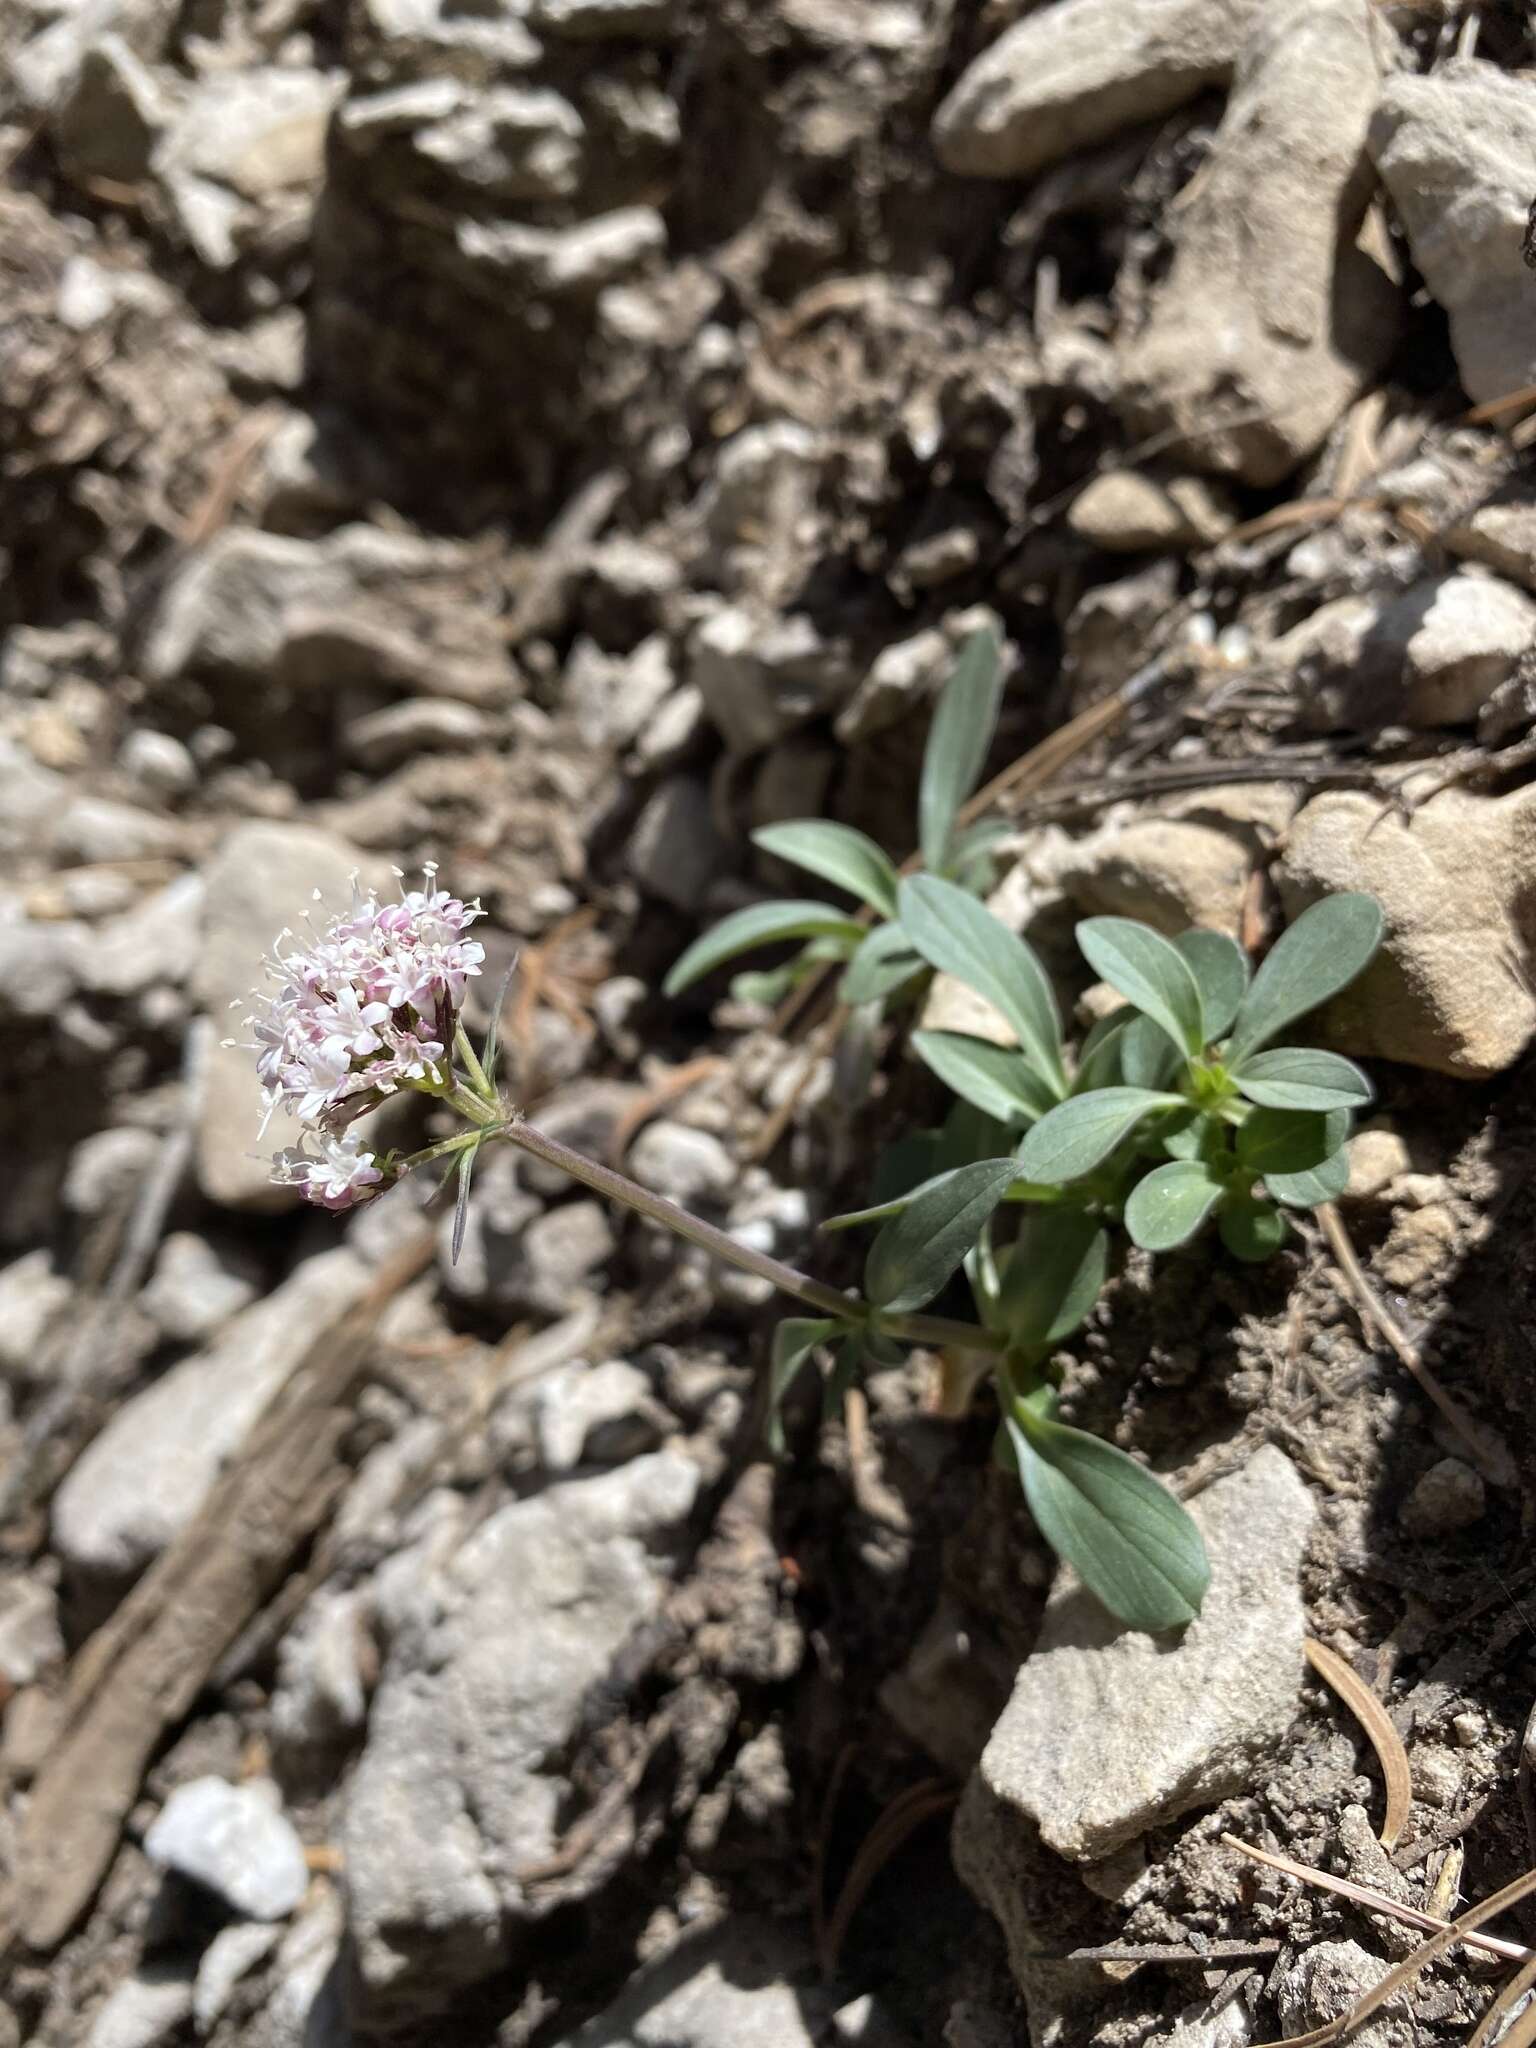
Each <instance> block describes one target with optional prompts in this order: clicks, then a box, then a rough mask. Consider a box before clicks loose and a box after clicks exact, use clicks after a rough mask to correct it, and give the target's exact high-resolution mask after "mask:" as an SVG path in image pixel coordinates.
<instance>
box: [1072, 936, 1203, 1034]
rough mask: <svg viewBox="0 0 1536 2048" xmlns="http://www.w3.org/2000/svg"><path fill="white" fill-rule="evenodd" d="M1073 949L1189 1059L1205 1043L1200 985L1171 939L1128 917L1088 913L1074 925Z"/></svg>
mask: <svg viewBox="0 0 1536 2048" xmlns="http://www.w3.org/2000/svg"><path fill="white" fill-rule="evenodd" d="M1077 944H1078V950H1079V951H1080V952H1081V953H1082V956H1083V958H1084V959H1085V960H1086V961H1087V962H1088V965H1089V966H1090V967H1091V968H1092V969H1093V971H1094V973H1095V974H1097V975H1098V976H1099V978H1100V980H1101V981H1107V982H1108V983H1109V985H1110V987H1111V988H1112V989H1116V990H1118V992H1119V993H1120V994H1121V995H1123V996H1124V997H1125V999H1126V1001H1127V1002H1129V1003H1134V1004H1135V1005H1136V1007H1137V1009H1138V1010H1140V1011H1141V1013H1142V1014H1143V1016H1146V1017H1150V1018H1151V1019H1152V1020H1153V1022H1154V1023H1156V1024H1160V1025H1161V1026H1162V1028H1163V1030H1164V1031H1166V1032H1167V1034H1168V1036H1169V1038H1171V1039H1172V1041H1173V1043H1174V1044H1175V1045H1176V1046H1177V1047H1178V1048H1179V1050H1180V1052H1182V1053H1186V1054H1187V1055H1188V1056H1189V1057H1190V1058H1192V1059H1193V1058H1195V1057H1196V1056H1197V1055H1198V1054H1199V1053H1200V1052H1201V1050H1202V1049H1203V1047H1204V1045H1205V1038H1206V1033H1205V1020H1204V1015H1203V1013H1202V1011H1201V1007H1200V984H1199V983H1198V982H1197V981H1196V980H1195V974H1194V969H1193V968H1192V967H1191V966H1190V964H1189V962H1188V961H1187V960H1186V959H1185V958H1184V955H1183V954H1182V953H1181V952H1180V951H1179V949H1178V947H1177V946H1176V945H1174V943H1173V941H1172V940H1171V939H1165V938H1164V937H1163V935H1162V933H1161V932H1155V931H1153V929H1152V927H1151V926H1150V925H1147V924H1138V923H1137V922H1136V920H1135V919H1134V918H1131V917H1090V918H1086V919H1085V920H1084V921H1083V923H1082V924H1080V925H1079V926H1078V928H1077Z"/></svg>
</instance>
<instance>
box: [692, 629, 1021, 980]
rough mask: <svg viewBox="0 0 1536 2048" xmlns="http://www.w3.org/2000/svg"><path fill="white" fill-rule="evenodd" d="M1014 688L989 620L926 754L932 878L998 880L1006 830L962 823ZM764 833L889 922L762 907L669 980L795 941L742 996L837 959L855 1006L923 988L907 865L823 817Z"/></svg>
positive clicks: (922, 831)
mask: <svg viewBox="0 0 1536 2048" xmlns="http://www.w3.org/2000/svg"><path fill="white" fill-rule="evenodd" d="M1002 690H1003V665H1002V647H1001V644H1000V643H999V640H998V637H997V634H996V632H995V631H994V630H993V629H992V628H991V627H990V626H981V627H978V628H977V630H976V631H975V632H974V633H972V634H971V636H970V638H969V639H968V640H967V641H966V643H965V645H964V646H963V647H962V648H961V650H960V655H959V659H958V660H957V662H956V664H955V670H954V673H953V675H952V676H951V677H950V679H949V681H948V683H947V684H946V685H945V687H944V690H943V693H942V694H941V696H940V698H939V704H938V709H937V710H936V711H935V713H934V717H933V725H932V727H931V729H930V731H929V735H928V745H927V748H926V749H925V751H924V754H923V772H922V783H921V787H920V790H919V794H918V812H919V851H920V853H921V857H922V862H923V865H924V867H925V868H926V869H927V871H928V872H929V873H930V874H933V875H942V876H945V877H947V878H949V879H951V880H952V881H954V882H957V883H959V884H961V885H962V886H963V888H965V889H967V890H972V891H974V890H978V889H984V888H985V887H986V886H987V883H988V881H989V880H990V878H991V874H992V859H991V842H992V839H993V838H994V837H995V828H994V827H992V826H990V825H985V824H973V825H971V826H968V827H967V826H962V825H961V824H960V812H961V809H962V808H963V806H964V804H965V800H966V798H967V797H968V796H969V795H970V794H971V792H972V790H973V789H974V788H975V786H976V782H977V779H978V777H979V776H980V774H981V771H982V767H983V765H984V764H985V762H986V758H987V750H988V748H989V747H990V746H991V744H992V736H993V734H994V732H995V731H996V730H997V714H998V707H999V705H1000V703H1001V701H1002ZM752 840H753V843H754V845H756V846H759V847H761V848H762V850H763V852H764V853H770V854H774V855H776V856H777V858H778V859H780V860H785V861H788V862H790V864H791V865H792V866H794V867H798V868H803V869H804V870H805V871H806V873H807V874H812V875H815V876H816V878H817V880H818V881H822V882H830V883H831V884H832V886H833V887H834V888H837V889H844V890H846V891H847V892H848V894H849V895H850V896H853V897H856V898H857V899H858V901H859V902H860V903H861V904H863V905H864V906H865V908H866V910H869V911H873V912H874V914H875V917H876V919H877V922H876V923H875V924H874V925H872V926H871V925H869V924H868V923H861V922H860V921H859V920H858V919H857V918H856V917H854V916H853V914H852V913H850V912H849V911H847V910H839V909H837V908H836V907H835V906H834V905H832V904H829V903H806V902H792V903H785V902H780V903H754V904H753V905H752V906H751V907H750V908H749V909H747V910H739V911H737V912H736V913H735V915H734V916H732V917H727V918H725V919H723V920H722V921H721V922H720V923H719V924H717V925H715V926H713V927H712V928H711V929H710V930H709V931H707V932H705V933H704V935H703V937H702V938H700V939H697V940H696V941H695V942H694V944H693V945H691V946H690V947H689V948H688V950H687V951H686V952H685V953H683V954H682V955H681V957H680V958H679V959H678V960H676V961H675V962H674V963H673V966H672V970H671V972H670V973H669V974H668V976H667V979H666V983H665V988H666V993H667V994H668V995H669V996H673V995H678V994H680V993H681V991H682V990H683V989H685V988H687V987H688V986H689V985H690V984H691V983H693V982H695V981H699V980H702V978H703V977H704V976H705V975H706V974H712V973H713V972H714V971H715V969H716V968H717V967H723V966H724V965H725V964H726V962H727V961H730V960H735V959H737V958H739V956H740V955H741V954H743V953H749V952H751V951H753V949H754V948H756V947H758V946H767V945H773V944H777V943H779V942H781V941H783V940H787V939H803V940H808V941H810V942H811V943H810V944H808V945H806V946H805V947H804V948H803V949H802V951H801V952H800V953H798V954H797V955H796V956H795V957H794V958H793V959H792V960H791V961H790V962H789V963H788V965H787V966H784V967H781V968H778V969H776V970H774V971H772V972H770V973H767V974H754V975H750V976H740V977H738V979H737V983H736V989H737V992H738V993H739V994H743V995H748V996H751V997H753V998H754V999H756V1000H758V1001H762V1002H773V1001H776V1000H777V999H778V998H779V997H780V996H781V995H784V994H786V993H787V992H788V991H789V990H790V989H791V988H793V987H794V985H795V983H796V982H798V981H800V980H801V979H803V977H804V976H805V975H807V974H809V973H811V972H812V971H813V970H814V969H815V968H817V967H818V966H820V965H822V964H823V963H825V962H826V961H828V960H840V961H843V962H845V963H846V966H845V968H844V972H843V975H842V977H841V982H840V985H839V990H838V993H839V995H840V997H841V999H842V1001H843V1002H845V1003H846V1004H848V1006H849V1007H850V1008H856V1007H858V1006H860V1005H862V1004H865V1003H881V1004H883V1003H886V1002H887V1001H889V1000H890V999H891V998H893V997H895V996H897V995H899V994H901V993H902V992H903V991H907V990H915V988H916V987H917V985H918V981H919V977H922V976H925V975H926V974H927V972H928V963H927V962H926V961H925V960H924V959H923V958H922V957H921V955H920V953H919V952H918V950H917V948H916V947H915V946H914V945H913V944H912V942H911V939H910V937H909V936H908V935H907V933H906V932H904V931H903V929H902V926H901V924H900V923H899V922H898V921H897V916H896V900H897V888H898V878H897V873H896V868H895V865H894V864H893V862H892V861H891V860H890V858H889V856H888V855H887V854H886V853H885V852H884V851H883V850H882V849H881V848H880V847H878V846H877V845H876V844H875V842H874V841H873V840H872V839H871V838H869V837H868V835H867V834H866V833H863V832H856V831H854V830H853V828H852V827H851V826H848V825H834V824H831V823H829V822H828V821H827V820H825V819H823V818H796V819H794V820H793V821H792V822H790V823H789V824H786V825H765V826H763V827H762V829H761V830H760V831H757V832H754V833H753V834H752Z"/></svg>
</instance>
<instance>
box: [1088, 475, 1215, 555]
mask: <svg viewBox="0 0 1536 2048" xmlns="http://www.w3.org/2000/svg"><path fill="white" fill-rule="evenodd" d="M1232 521H1233V512H1232V508H1231V505H1230V503H1229V502H1227V501H1226V500H1225V499H1224V498H1223V497H1222V496H1220V495H1219V494H1218V492H1217V489H1216V486H1215V485H1213V484H1212V483H1211V482H1210V481H1209V479H1208V478H1206V477H1203V476H1175V477H1169V478H1167V479H1166V480H1160V479H1158V478H1156V477H1151V476H1146V475H1144V474H1143V473H1142V472H1141V471H1140V470H1135V469H1106V470H1104V471H1103V472H1102V473H1101V474H1100V475H1098V476H1096V477H1095V478H1094V479H1093V481H1092V483H1090V484H1088V485H1086V486H1085V487H1084V488H1083V490H1081V491H1080V492H1079V493H1078V495H1077V497H1076V498H1074V499H1073V501H1072V504H1071V506H1070V507H1069V509H1068V511H1067V525H1068V526H1069V527H1070V528H1071V529H1072V531H1073V532H1074V533H1075V534H1076V535H1077V537H1078V539H1079V540H1085V541H1087V542H1088V543H1089V545H1090V546H1091V547H1096V548H1103V549H1104V550H1105V551H1106V552H1107V553H1109V554H1137V553H1140V552H1142V551H1144V550H1146V549H1149V548H1190V547H1201V546H1205V545H1208V544H1209V543H1211V542H1212V541H1217V540H1220V538H1221V536H1222V534H1223V533H1224V532H1225V531H1226V529H1227V528H1228V527H1229V526H1230V525H1231V524H1232Z"/></svg>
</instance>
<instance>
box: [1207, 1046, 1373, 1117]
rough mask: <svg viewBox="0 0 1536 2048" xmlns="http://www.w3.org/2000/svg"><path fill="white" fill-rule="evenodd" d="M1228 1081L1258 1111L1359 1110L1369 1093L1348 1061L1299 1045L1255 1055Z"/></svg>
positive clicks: (1353, 1066) (1365, 1081) (1368, 1085)
mask: <svg viewBox="0 0 1536 2048" xmlns="http://www.w3.org/2000/svg"><path fill="white" fill-rule="evenodd" d="M1232 1078H1233V1080H1234V1081H1236V1083H1237V1085H1238V1089H1239V1091H1240V1092H1241V1093H1242V1094H1244V1095H1246V1096H1247V1098H1248V1100H1249V1101H1250V1102H1257V1103H1258V1104H1259V1105H1260V1107H1261V1108H1264V1109H1361V1108H1363V1107H1364V1105H1365V1104H1366V1103H1367V1102H1369V1101H1370V1100H1371V1098H1372V1095H1373V1093H1374V1090H1373V1089H1372V1087H1371V1084H1370V1082H1369V1081H1368V1080H1367V1079H1366V1078H1365V1076H1364V1074H1362V1073H1361V1071H1360V1069H1359V1068H1358V1067H1357V1066H1356V1065H1355V1063H1354V1061H1353V1060H1346V1059H1341V1058H1340V1057H1339V1055H1338V1054H1337V1053H1336V1052H1315V1051H1313V1050H1312V1049H1311V1048H1310V1047H1309V1046H1304V1045H1277V1046H1276V1047H1275V1049H1274V1051H1273V1052H1256V1053H1254V1054H1253V1056H1252V1057H1251V1058H1250V1059H1246V1060H1244V1062H1243V1064H1242V1066H1241V1067H1240V1068H1239V1069H1238V1071H1237V1072H1236V1073H1235V1074H1234V1075H1233V1077H1232Z"/></svg>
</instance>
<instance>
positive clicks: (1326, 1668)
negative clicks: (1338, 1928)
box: [1302, 1636, 1413, 1849]
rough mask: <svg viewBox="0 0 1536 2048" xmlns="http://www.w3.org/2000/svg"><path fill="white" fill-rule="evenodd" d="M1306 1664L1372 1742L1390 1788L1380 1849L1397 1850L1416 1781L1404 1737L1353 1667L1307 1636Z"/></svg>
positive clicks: (1325, 1645)
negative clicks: (1336, 1696)
mask: <svg viewBox="0 0 1536 2048" xmlns="http://www.w3.org/2000/svg"><path fill="white" fill-rule="evenodd" d="M1302 1647H1303V1648H1304V1649H1305V1651H1306V1653H1307V1662H1308V1663H1309V1664H1310V1665H1311V1666H1312V1669H1313V1670H1314V1671H1315V1672H1316V1673H1317V1675H1318V1677H1319V1678H1321V1679H1322V1680H1323V1681H1324V1683H1325V1684H1327V1685H1331V1686H1332V1687H1333V1690H1334V1691H1335V1692H1336V1693H1337V1694H1338V1696H1339V1698H1340V1699H1341V1700H1342V1701H1343V1702H1344V1704H1345V1706H1346V1707H1348V1708H1349V1711H1350V1712H1351V1713H1352V1714H1353V1715H1354V1717H1355V1719H1356V1720H1357V1721H1358V1722H1359V1723H1360V1726H1361V1727H1362V1728H1363V1729H1364V1730H1365V1732H1366V1735H1367V1736H1368V1737H1369V1738H1370V1744H1371V1747H1372V1749H1374V1750H1375V1752H1376V1761H1377V1762H1378V1763H1379V1764H1380V1765H1381V1775H1382V1778H1383V1779H1384V1781H1385V1783H1386V1788H1387V1810H1386V1812H1385V1814H1384V1815H1383V1816H1382V1822H1381V1827H1380V1829H1379V1830H1378V1835H1379V1839H1380V1841H1381V1846H1382V1847H1383V1848H1384V1849H1395V1848H1396V1847H1397V1843H1398V1838H1399V1837H1400V1836H1401V1834H1402V1832H1403V1829H1404V1827H1405V1825H1406V1824H1407V1820H1408V1809H1409V1807H1410V1806H1411V1805H1412V1803H1413V1781H1412V1779H1411V1778H1410V1776H1409V1773H1408V1752H1407V1750H1405V1749H1404V1747H1403V1741H1402V1737H1401V1736H1400V1735H1399V1734H1398V1732H1397V1730H1396V1729H1395V1728H1394V1727H1393V1726H1392V1722H1391V1719H1390V1718H1389V1716H1388V1714H1387V1710H1386V1708H1385V1707H1384V1706H1383V1705H1382V1704H1381V1701H1380V1700H1379V1699H1377V1697H1376V1695H1375V1693H1373V1692H1372V1691H1371V1689H1370V1687H1369V1686H1368V1685H1367V1684H1366V1682H1365V1680H1364V1679H1363V1678H1361V1676H1360V1675H1359V1673H1358V1672H1357V1671H1356V1670H1355V1669H1354V1667H1353V1666H1352V1665H1351V1664H1348V1663H1346V1662H1345V1660H1344V1658H1342V1657H1341V1656H1340V1655H1339V1654H1338V1652H1337V1651H1336V1650H1330V1649H1329V1648H1328V1645H1327V1644H1326V1643H1317V1642H1314V1641H1313V1640H1312V1638H1311V1637H1310V1636H1308V1638H1307V1640H1306V1642H1305V1643H1304V1644H1303V1646H1302Z"/></svg>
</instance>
